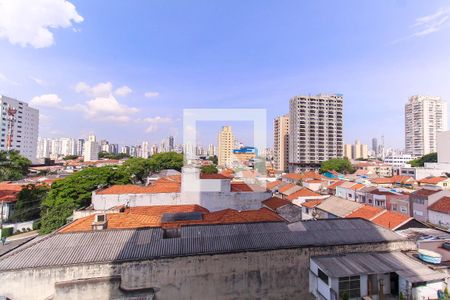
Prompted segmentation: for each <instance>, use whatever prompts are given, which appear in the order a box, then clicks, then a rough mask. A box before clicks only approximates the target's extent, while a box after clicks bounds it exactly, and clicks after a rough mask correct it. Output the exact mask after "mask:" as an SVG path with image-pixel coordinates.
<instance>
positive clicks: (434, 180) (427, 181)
mask: <svg viewBox="0 0 450 300" xmlns="http://www.w3.org/2000/svg"><path fill="white" fill-rule="evenodd" d="M445 180H448V178H447V177H444V176H440V177H432V176H430V177H426V178H423V179H421V180H419V182H420V183H425V184H438V183H439V182H442V181H445Z"/></svg>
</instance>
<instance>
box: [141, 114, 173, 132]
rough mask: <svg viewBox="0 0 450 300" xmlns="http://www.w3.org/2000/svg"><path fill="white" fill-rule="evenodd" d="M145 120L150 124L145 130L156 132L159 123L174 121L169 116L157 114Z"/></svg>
mask: <svg viewBox="0 0 450 300" xmlns="http://www.w3.org/2000/svg"><path fill="white" fill-rule="evenodd" d="M144 122H146V123H148V124H149V125H148V127H147V129H146V130H145V132H155V131H157V130H158V128H159V125H161V124H169V123H172V119H171V118H169V117H160V116H157V117H153V118H145V119H144Z"/></svg>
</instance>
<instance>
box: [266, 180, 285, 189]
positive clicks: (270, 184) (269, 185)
mask: <svg viewBox="0 0 450 300" xmlns="http://www.w3.org/2000/svg"><path fill="white" fill-rule="evenodd" d="M282 183H283V182H282V181H281V180H275V181H272V182H267V183H266V188H267V189H268V190H271V189H273V188H275V187H277V186H279V185H280V184H282Z"/></svg>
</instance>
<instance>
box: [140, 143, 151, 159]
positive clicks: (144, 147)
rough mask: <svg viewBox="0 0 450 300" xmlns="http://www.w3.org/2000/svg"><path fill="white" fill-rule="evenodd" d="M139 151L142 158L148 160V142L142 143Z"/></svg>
mask: <svg viewBox="0 0 450 300" xmlns="http://www.w3.org/2000/svg"><path fill="white" fill-rule="evenodd" d="M141 150H142V153H141V155H142V158H148V157H149V154H150V145H149V143H148V142H142V147H141Z"/></svg>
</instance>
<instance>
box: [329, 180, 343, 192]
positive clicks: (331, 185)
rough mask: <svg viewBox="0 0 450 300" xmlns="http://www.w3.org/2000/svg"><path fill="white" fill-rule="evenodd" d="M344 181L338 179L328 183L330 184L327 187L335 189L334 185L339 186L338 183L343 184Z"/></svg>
mask: <svg viewBox="0 0 450 300" xmlns="http://www.w3.org/2000/svg"><path fill="white" fill-rule="evenodd" d="M344 182H345V181H343V180H338V181H336V182H334V183H332V184H330V185H329V186H328V189H329V190H335V189H336V187H338V186H340V185H341V184H343V183H344Z"/></svg>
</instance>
